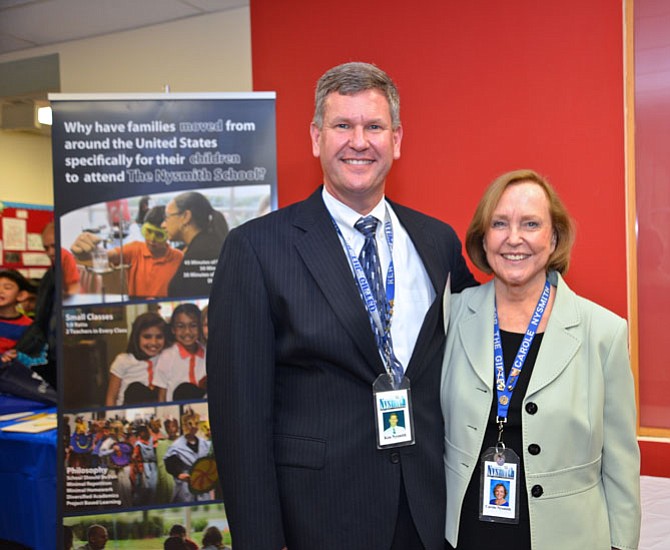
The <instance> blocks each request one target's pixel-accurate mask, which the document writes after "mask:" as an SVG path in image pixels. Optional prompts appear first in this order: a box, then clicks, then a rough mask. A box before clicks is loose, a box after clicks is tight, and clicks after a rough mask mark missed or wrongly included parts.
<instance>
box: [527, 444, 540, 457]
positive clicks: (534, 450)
mask: <svg viewBox="0 0 670 550" xmlns="http://www.w3.org/2000/svg"><path fill="white" fill-rule="evenodd" d="M541 450H542V449H540V446H539V445H538V444H537V443H531V444H530V445H528V452H529V453H530V454H532V455H539V454H540V451H541Z"/></svg>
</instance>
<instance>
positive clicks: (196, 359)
mask: <svg viewBox="0 0 670 550" xmlns="http://www.w3.org/2000/svg"><path fill="white" fill-rule="evenodd" d="M201 318H202V315H201V312H200V309H199V308H198V306H197V305H195V304H192V303H184V304H180V305H179V306H177V307H176V308H175V310H174V312H173V313H172V317H171V319H170V329H171V331H172V336H173V338H174V344H172V345H171V346H170V347H168V348H167V349H165V350H164V351H163V352H162V353H161V355H160V357H158V360H157V362H156V376H155V378H154V384H155V385H156V386H157V387H158V400H159V401H188V400H193V399H203V398H204V397H205V395H206V393H207V372H206V368H205V346H204V345H203V344H202V343H201V341H200V338H201V335H202V321H201Z"/></svg>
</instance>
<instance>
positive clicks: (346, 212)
mask: <svg viewBox="0 0 670 550" xmlns="http://www.w3.org/2000/svg"><path fill="white" fill-rule="evenodd" d="M322 197H323V202H324V204H325V205H326V208H327V209H328V212H330V215H331V216H332V217H333V219H334V220H335V222H336V223H337V225H339V226H340V229H343V230H344V228H346V229H347V230H348V232H351V231H356V233H358V231H357V230H356V229H355V228H354V224H355V223H356V222H357V221H358V220H359V219H360V218H361V217H362V216H361V215H360V214H359V213H358V212H356V211H355V210H354V209H352V208H350V207H348V206H347V205H346V204H344V203H343V202H341V201H339V200H337V199H336V198H335V197H333V196H332V195H331V194H330V193H329V192H328V191H327V190H326V188H325V187H324V188H323V192H322ZM368 216H374V217H375V218H377V219H378V220H379V221H380V222H382V223H381V224H379V225H378V226H377V230H379V228H381V227H382V224H383V223H384V220H385V219H386V198H385V197H382V198H381V200H380V201H379V202H378V203H377V204H376V205H375V207H374V208H373V209H372V211H371V212H370V213H369V214H368Z"/></svg>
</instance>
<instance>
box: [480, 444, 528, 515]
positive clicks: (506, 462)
mask: <svg viewBox="0 0 670 550" xmlns="http://www.w3.org/2000/svg"><path fill="white" fill-rule="evenodd" d="M480 465H481V471H482V474H481V479H480V490H479V519H480V520H481V521H490V522H498V523H519V498H518V496H519V486H520V481H519V477H520V476H521V463H520V461H519V457H518V455H517V454H516V453H515V452H514V451H513V450H512V449H507V448H505V447H490V448H489V449H487V450H486V451H485V452H484V454H483V455H482V458H481V464H480Z"/></svg>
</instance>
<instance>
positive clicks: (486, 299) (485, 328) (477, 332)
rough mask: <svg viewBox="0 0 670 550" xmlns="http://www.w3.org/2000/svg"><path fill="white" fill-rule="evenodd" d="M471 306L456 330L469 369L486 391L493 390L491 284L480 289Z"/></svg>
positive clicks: (493, 297)
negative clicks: (473, 372)
mask: <svg viewBox="0 0 670 550" xmlns="http://www.w3.org/2000/svg"><path fill="white" fill-rule="evenodd" d="M475 292H476V294H475V296H474V297H473V298H472V299H471V300H470V302H469V304H468V312H467V313H466V314H464V315H463V317H462V319H461V321H460V322H459V323H458V325H457V326H453V327H451V328H450V330H458V336H457V337H458V338H459V339H460V341H461V343H462V345H463V350H464V351H465V355H466V356H467V358H468V361H469V362H470V366H471V367H472V369H473V370H474V371H475V373H476V374H477V376H478V377H479V378H480V379H481V380H482V382H483V383H484V384H485V385H486V387H487V388H489V389H492V388H493V305H494V299H495V289H494V287H493V283H492V282H489V283H487V284H485V285H483V286H481V287H480V288H479V289H477V290H476V291H475Z"/></svg>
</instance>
